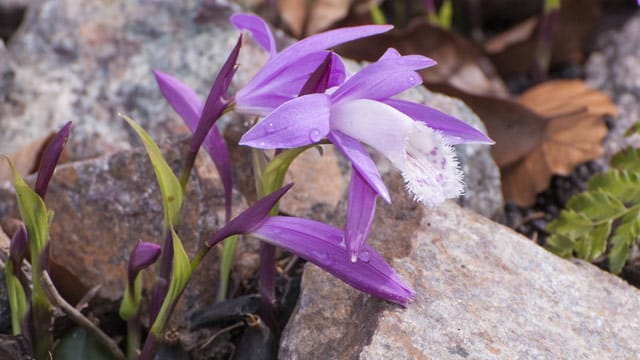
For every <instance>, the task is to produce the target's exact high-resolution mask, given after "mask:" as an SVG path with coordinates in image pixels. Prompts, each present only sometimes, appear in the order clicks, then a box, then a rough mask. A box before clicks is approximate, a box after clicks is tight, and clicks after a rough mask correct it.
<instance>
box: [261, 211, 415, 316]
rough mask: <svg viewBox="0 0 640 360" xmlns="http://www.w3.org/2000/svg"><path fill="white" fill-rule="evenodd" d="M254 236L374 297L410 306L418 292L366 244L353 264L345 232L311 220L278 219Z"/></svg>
mask: <svg viewBox="0 0 640 360" xmlns="http://www.w3.org/2000/svg"><path fill="white" fill-rule="evenodd" d="M252 235H254V236H256V237H258V238H260V239H261V240H263V241H265V242H267V243H269V244H272V245H274V246H278V247H281V248H283V249H285V250H288V251H290V252H292V253H294V254H296V255H298V256H300V257H302V258H304V259H306V260H307V261H310V262H312V263H314V264H316V265H318V266H319V267H320V268H322V269H323V270H325V271H327V272H329V273H331V274H332V275H334V276H335V277H337V278H338V279H340V280H342V281H344V282H345V283H347V284H348V285H350V286H352V287H354V288H356V289H358V290H360V291H362V292H365V293H367V294H371V295H373V296H376V297H379V298H382V299H385V300H388V301H392V302H394V303H397V304H400V305H402V306H407V303H408V302H409V300H411V299H413V298H414V297H415V292H414V291H413V290H412V289H411V288H410V287H409V286H408V285H407V284H406V283H405V282H404V281H403V280H402V279H401V278H400V276H398V274H397V273H396V272H395V271H394V270H393V268H391V266H389V264H387V262H386V261H385V260H384V258H383V257H382V256H381V255H380V254H378V253H377V252H376V251H375V250H374V249H373V248H371V247H370V246H368V245H366V244H365V245H364V246H363V248H362V253H361V255H360V258H361V261H358V262H355V263H352V262H351V261H350V256H349V252H348V251H347V248H346V247H345V245H344V243H343V242H342V238H343V232H342V231H341V230H339V229H336V228H334V227H332V226H330V225H326V224H323V223H320V222H316V221H313V220H308V219H301V218H294V217H282V216H276V217H271V218H269V219H267V220H266V221H265V222H264V223H263V224H262V225H260V226H259V227H257V228H256V229H254V230H253V232H252Z"/></svg>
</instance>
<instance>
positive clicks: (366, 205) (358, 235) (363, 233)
mask: <svg viewBox="0 0 640 360" xmlns="http://www.w3.org/2000/svg"><path fill="white" fill-rule="evenodd" d="M377 196H378V195H377V194H376V192H375V191H374V190H373V189H372V188H371V186H369V184H368V183H367V182H366V181H365V179H364V178H363V177H362V175H360V173H359V172H358V171H357V170H355V169H353V171H352V172H351V183H350V184H349V199H348V202H347V219H346V223H345V228H344V236H345V240H346V243H347V251H348V252H349V254H350V255H351V261H352V262H355V261H357V260H358V255H359V254H360V250H361V249H362V246H363V245H364V243H365V241H366V240H367V238H368V237H369V231H370V230H371V225H372V224H373V219H374V217H375V214H376V198H377Z"/></svg>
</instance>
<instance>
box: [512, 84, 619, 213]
mask: <svg viewBox="0 0 640 360" xmlns="http://www.w3.org/2000/svg"><path fill="white" fill-rule="evenodd" d="M519 101H520V103H522V104H523V105H526V106H528V107H530V108H531V109H532V110H533V111H535V112H537V113H538V114H540V115H541V116H544V117H545V118H547V119H549V121H548V124H547V126H546V128H545V136H544V139H543V141H542V142H541V143H540V144H539V145H538V146H537V147H536V148H535V149H534V150H533V151H532V152H531V153H530V154H528V155H527V156H526V157H525V158H524V159H522V160H520V161H519V162H518V163H515V164H512V165H510V166H508V167H503V168H501V171H502V189H503V195H504V197H505V199H507V200H512V201H514V202H515V203H517V204H518V205H521V206H529V205H531V204H533V202H534V201H535V196H536V194H537V193H538V192H540V191H542V190H544V189H545V188H547V187H548V185H549V181H550V180H551V176H552V175H568V174H570V173H571V172H572V171H573V170H574V169H575V167H576V166H577V165H579V164H581V163H583V162H586V161H590V160H594V159H597V158H599V157H601V156H602V152H603V150H602V141H603V140H604V138H605V136H606V135H607V132H608V130H607V126H606V124H605V123H604V119H603V117H604V116H605V115H615V114H616V112H617V109H616V107H615V105H614V104H613V103H612V102H611V99H610V98H609V97H608V96H607V95H606V94H604V93H602V92H599V91H597V90H594V89H592V88H590V87H589V86H587V85H586V83H584V81H581V80H554V81H547V82H545V83H542V84H540V85H538V86H536V87H534V88H532V89H530V90H529V91H527V92H526V93H524V94H523V95H522V96H521V97H520V99H519Z"/></svg>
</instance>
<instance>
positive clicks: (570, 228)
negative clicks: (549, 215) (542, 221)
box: [547, 210, 593, 240]
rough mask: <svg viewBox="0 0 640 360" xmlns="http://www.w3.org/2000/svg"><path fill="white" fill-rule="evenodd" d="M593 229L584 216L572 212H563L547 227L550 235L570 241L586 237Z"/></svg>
mask: <svg viewBox="0 0 640 360" xmlns="http://www.w3.org/2000/svg"><path fill="white" fill-rule="evenodd" d="M592 229H593V224H592V223H591V221H590V220H589V219H588V218H587V217H586V216H584V215H582V214H580V213H577V212H575V211H573V210H563V211H562V212H561V213H560V216H559V217H558V218H557V219H556V220H553V221H552V222H550V223H549V224H548V225H547V231H548V232H549V233H550V234H558V235H562V236H564V237H567V238H568V239H570V240H576V239H578V238H581V237H584V236H586V235H587V234H588V233H589V232H590V231H591V230H592Z"/></svg>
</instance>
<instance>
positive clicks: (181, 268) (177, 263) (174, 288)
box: [151, 227, 191, 337]
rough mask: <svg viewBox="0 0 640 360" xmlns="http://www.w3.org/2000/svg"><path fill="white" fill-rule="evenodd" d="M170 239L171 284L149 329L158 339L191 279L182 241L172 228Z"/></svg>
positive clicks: (187, 258)
mask: <svg viewBox="0 0 640 360" xmlns="http://www.w3.org/2000/svg"><path fill="white" fill-rule="evenodd" d="M171 238H172V241H173V269H172V270H173V271H172V273H171V282H170V283H169V290H167V295H166V296H165V298H164V301H163V302H162V307H160V311H159V313H158V317H157V318H156V321H155V322H154V323H153V326H152V327H151V332H152V333H153V334H155V335H156V336H158V337H161V336H162V332H163V331H164V330H165V327H166V325H167V321H168V320H169V317H170V316H171V311H172V310H173V307H174V306H175V303H176V302H177V301H178V298H180V295H182V291H183V290H184V288H185V286H187V283H188V282H189V278H190V277H191V262H190V261H189V256H188V255H187V253H186V252H185V251H184V247H183V246H182V241H181V240H180V238H179V237H178V234H177V233H176V232H175V230H174V229H173V227H171Z"/></svg>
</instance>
